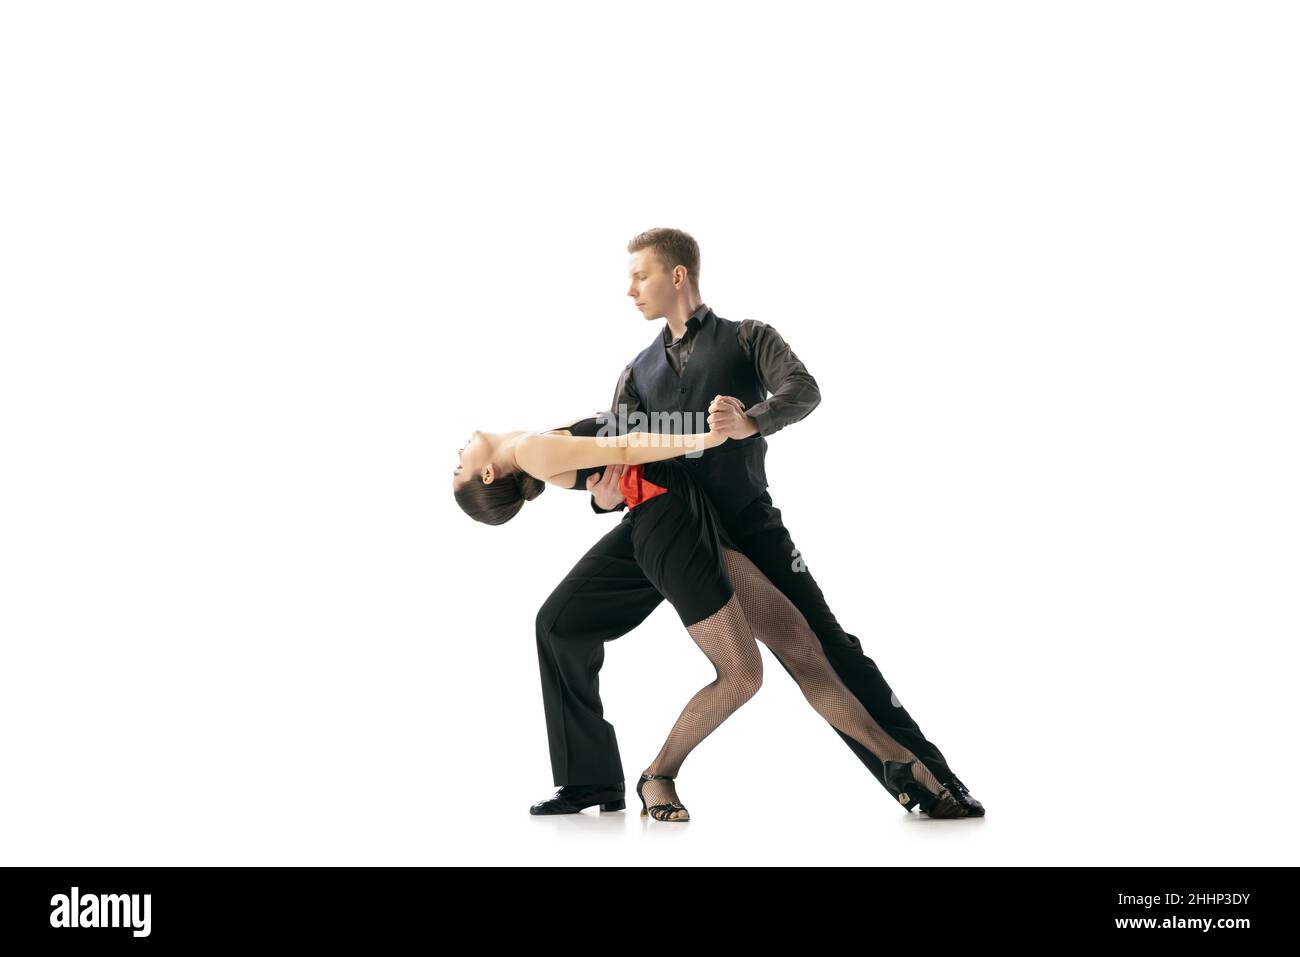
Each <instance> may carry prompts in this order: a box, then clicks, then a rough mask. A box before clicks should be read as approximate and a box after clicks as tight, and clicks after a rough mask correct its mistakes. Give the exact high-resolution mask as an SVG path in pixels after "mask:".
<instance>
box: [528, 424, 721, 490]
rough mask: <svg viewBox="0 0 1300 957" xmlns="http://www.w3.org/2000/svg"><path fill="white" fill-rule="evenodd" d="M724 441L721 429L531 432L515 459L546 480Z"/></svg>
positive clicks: (655, 458)
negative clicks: (682, 432) (599, 433)
mask: <svg viewBox="0 0 1300 957" xmlns="http://www.w3.org/2000/svg"><path fill="white" fill-rule="evenodd" d="M725 441H727V437H726V435H724V434H723V433H721V432H697V433H692V434H689V435H671V434H661V433H658V432H628V433H627V434H626V435H608V436H598V437H595V438H590V437H587V436H578V435H530V436H528V437H527V438H524V439H520V441H519V444H518V445H516V446H515V461H516V462H518V463H519V467H520V468H521V469H523V470H524V471H525V472H527V473H528V474H529V475H535V476H536V477H537V478H539V479H542V480H543V481H549V480H550V477H551V476H553V475H559V474H560V473H562V472H571V471H574V470H575V469H590V468H598V467H600V466H602V465H643V464H645V463H646V462H660V461H663V460H664V459H674V458H677V457H678V456H679V455H685V454H686V453H687V452H693V451H696V450H699V449H711V448H715V447H717V446H719V445H721V444H722V443H723V442H725Z"/></svg>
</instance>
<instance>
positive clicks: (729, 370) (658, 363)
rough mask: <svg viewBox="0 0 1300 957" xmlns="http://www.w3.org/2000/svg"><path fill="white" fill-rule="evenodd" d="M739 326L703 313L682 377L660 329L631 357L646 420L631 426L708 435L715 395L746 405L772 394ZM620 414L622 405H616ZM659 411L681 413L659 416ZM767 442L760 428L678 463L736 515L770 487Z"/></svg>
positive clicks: (721, 510)
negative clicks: (740, 335)
mask: <svg viewBox="0 0 1300 957" xmlns="http://www.w3.org/2000/svg"><path fill="white" fill-rule="evenodd" d="M739 327H740V323H738V322H732V321H731V320H729V319H722V318H719V317H718V316H717V315H716V314H714V312H713V311H712V310H709V311H708V312H707V313H705V316H704V320H703V322H702V323H701V324H700V328H699V329H698V330H697V331H696V333H695V344H694V345H693V346H692V349H691V356H690V359H689V360H688V361H687V363H686V367H685V369H684V370H683V372H682V375H681V377H680V378H679V377H678V376H677V373H675V372H674V371H673V367H672V366H671V365H669V364H668V356H667V354H666V353H665V352H664V343H663V335H662V333H661V334H660V335H658V336H655V341H654V342H653V343H651V344H650V346H649V348H647V349H645V350H644V351H643V352H642V353H641V354H640V355H638V356H637V357H636V358H635V359H633V360H632V384H633V385H634V386H635V388H636V392H637V394H638V395H639V396H640V397H641V405H640V408H639V410H638V411H641V412H644V413H646V414H647V415H648V416H649V421H648V422H646V423H645V424H643V425H638V423H637V420H636V419H635V418H634V419H632V420H631V421H630V423H629V425H630V426H631V427H632V428H633V429H638V430H647V431H650V432H659V433H681V434H690V433H692V432H707V431H708V430H709V424H708V415H709V403H710V402H712V401H713V397H714V396H715V395H731V396H735V397H736V398H737V399H739V400H740V401H741V402H742V403H744V406H745V408H747V409H748V408H749V407H750V406H752V405H754V404H755V403H757V402H762V401H763V399H765V398H766V397H767V395H766V393H765V392H764V390H763V384H762V382H761V381H760V380H759V378H758V373H757V372H756V371H755V369H754V363H753V362H752V361H751V360H750V358H749V357H748V356H747V355H745V350H744V349H742V348H741V346H740V342H739V341H738V340H737V339H736V332H737V330H738V329H739ZM614 412H615V414H617V413H618V410H617V409H615V410H614ZM656 413H678V414H677V415H669V416H662V415H659V416H657V415H656ZM766 455H767V439H765V438H763V436H762V435H760V434H757V433H755V434H754V435H751V436H750V437H749V438H747V439H727V441H726V442H724V443H723V444H722V445H719V446H718V447H717V448H713V449H708V450H706V451H704V452H702V453H700V454H699V455H689V454H687V455H682V456H680V457H678V458H677V459H675V461H677V462H680V463H682V464H683V465H685V466H686V467H687V468H688V469H690V470H691V474H692V475H693V476H694V477H695V479H696V481H698V482H699V483H700V485H701V486H703V488H704V491H705V492H707V493H708V496H709V498H710V500H711V501H712V502H713V507H714V508H715V509H716V510H717V512H718V514H719V516H720V517H722V518H724V519H727V518H733V517H735V515H736V514H737V513H738V512H740V510H741V509H743V508H744V507H745V506H746V505H748V504H749V503H750V502H752V501H754V499H756V498H758V497H759V496H760V495H762V494H763V491H764V490H765V489H766V488H767V473H766V472H765V470H764V468H763V459H764V457H765V456H766Z"/></svg>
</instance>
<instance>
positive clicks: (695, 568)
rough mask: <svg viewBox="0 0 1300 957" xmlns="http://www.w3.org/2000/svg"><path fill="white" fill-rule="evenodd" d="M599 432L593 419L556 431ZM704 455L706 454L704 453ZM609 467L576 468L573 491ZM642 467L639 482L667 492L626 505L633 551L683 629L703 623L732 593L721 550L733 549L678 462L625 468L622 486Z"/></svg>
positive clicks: (710, 506)
mask: <svg viewBox="0 0 1300 957" xmlns="http://www.w3.org/2000/svg"><path fill="white" fill-rule="evenodd" d="M599 428H600V421H599V420H598V419H597V418H596V417H594V416H593V417H592V418H589V419H583V420H581V421H579V422H575V423H573V424H572V425H568V426H562V427H561V428H560V429H557V430H555V431H563V430H567V431H568V432H570V433H572V434H573V435H581V436H589V437H594V436H595V435H596V434H597V431H598V429H599ZM704 454H705V455H708V454H709V453H708V452H707V451H706V452H704ZM606 467H607V466H597V467H596V468H588V469H578V474H577V478H576V479H575V481H574V483H573V487H574V488H575V489H585V488H586V487H587V476H589V475H592V474H599V473H601V472H603V471H604V470H605V468H606ZM637 469H640V471H641V475H642V478H643V481H644V482H645V483H652V484H653V485H656V486H659V487H661V488H665V489H667V490H668V491H666V492H664V493H662V494H658V495H654V496H653V497H649V498H644V499H642V500H641V501H639V502H637V503H635V504H633V498H632V497H630V496H626V495H625V497H624V500H625V501H627V502H628V512H629V515H628V516H627V517H626V518H624V521H630V522H631V524H632V551H633V555H634V556H635V557H636V561H637V564H639V565H640V566H641V570H642V572H644V573H645V577H646V578H647V579H649V581H650V583H651V584H652V585H654V586H655V588H656V589H658V591H659V593H660V594H661V595H663V596H664V598H666V599H668V601H669V602H670V603H671V604H672V606H673V608H675V609H676V610H677V614H678V616H679V617H680V618H681V620H682V624H684V625H687V626H689V625H693V624H695V623H696V622H700V621H703V620H704V619H706V618H708V617H709V616H710V615H712V614H714V613H715V612H716V611H717V610H718V609H720V608H721V607H722V606H723V605H725V604H726V603H727V602H728V601H729V600H730V599H731V596H732V595H733V594H734V593H735V589H734V588H733V587H732V585H731V579H730V578H729V577H728V576H727V568H726V564H725V562H724V561H723V557H722V549H723V547H726V548H730V549H734V550H736V551H739V549H737V548H736V545H735V544H734V543H733V542H732V540H731V537H730V536H729V535H727V530H726V529H725V528H724V527H723V525H722V522H721V521H720V520H719V518H718V515H717V512H715V511H714V509H713V503H712V502H710V501H709V497H708V495H707V494H706V493H705V492H704V490H703V489H702V488H701V487H700V485H699V483H698V482H696V481H695V478H694V477H693V476H692V475H691V473H690V470H689V469H687V467H686V466H685V465H683V464H682V463H681V462H680V461H678V460H677V459H665V460H663V461H661V462H647V463H646V464H644V465H641V466H628V468H627V469H626V470H625V471H624V479H625V484H630V483H631V482H634V481H635V470H637Z"/></svg>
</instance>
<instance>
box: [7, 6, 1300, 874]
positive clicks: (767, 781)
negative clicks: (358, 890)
mask: <svg viewBox="0 0 1300 957" xmlns="http://www.w3.org/2000/svg"><path fill="white" fill-rule="evenodd" d="M1297 25H1298V24H1297V13H1296V12H1295V9H1294V7H1292V6H1290V5H1287V4H1281V3H1255V4H1244V5H1243V4H1230V3H1185V2H1180V3H1140V2H1139V3H1134V2H1125V3H1110V2H1108V3H1099V2H1093V3H1088V4H1049V3H1037V2H1022V3H989V4H966V3H946V4H939V3H934V4H927V5H925V7H924V8H923V9H921V8H918V7H916V6H914V5H905V6H900V5H897V4H860V3H859V4H848V3H845V4H827V3H803V4H799V5H798V6H795V5H787V4H779V5H778V4H764V3H752V2H751V3H744V4H739V3H737V4H686V3H678V2H661V3H655V4H648V3H639V4H613V3H608V2H606V3H581V4H579V3H566V4H523V3H512V4H494V5H491V6H488V7H473V8H469V7H463V8H460V9H455V10H453V9H450V8H448V7H447V6H446V5H441V4H437V5H435V4H396V3H383V4H374V3H365V4H362V3H231V2H225V3H220V4H216V3H208V4H198V3H185V4H172V3H161V2H159V3H119V4H112V5H107V4H93V3H50V4H39V5H37V4H17V3H15V4H9V5H6V6H5V7H4V8H3V14H0V136H3V139H4V148H3V150H2V151H0V164H2V165H3V167H4V175H3V177H0V318H2V319H3V338H2V339H0V454H2V455H3V468H2V469H0V484H2V485H3V495H2V496H0V589H2V591H0V629H2V640H3V660H2V662H0V726H2V727H3V734H2V735H0V767H2V768H3V775H4V787H3V789H2V790H0V795H2V796H0V812H2V813H0V820H3V821H4V833H3V835H2V839H0V863H5V864H17V865H34V864H42V865H72V864H77V865H109V864H114V865H142V864H158V865H169V864H250V863H251V864H291V863H306V864H399V863H400V864H437V863H457V864H479V863H481V864H534V863H561V864H579V863H605V864H644V863H653V864H671V863H710V864H718V863H727V862H737V863H749V864H757V863H763V864H778V863H790V864H795V863H800V864H826V863H838V864H897V863H934V864H941V863H942V864H973V863H1005V864H1020V863H1047V864H1063V865H1064V864H1072V865H1074V864H1284V863H1294V860H1295V854H1296V850H1297V841H1296V829H1295V824H1294V822H1293V821H1292V820H1291V819H1290V817H1288V816H1287V814H1286V810H1287V808H1288V807H1289V797H1290V795H1292V794H1294V793H1296V788H1297V785H1298V784H1300V781H1297V775H1296V772H1295V770H1294V766H1293V764H1292V762H1291V757H1290V756H1291V755H1292V754H1293V752H1294V740H1293V738H1294V727H1295V718H1294V707H1293V697H1294V689H1293V686H1294V683H1295V674H1296V671H1297V665H1298V664H1300V660H1298V653H1297V638H1298V637H1300V634H1298V631H1297V625H1298V624H1300V621H1298V619H1300V615H1298V614H1297V607H1296V583H1297V572H1298V571H1300V568H1298V567H1297V566H1298V565H1300V559H1298V558H1297V544H1296V543H1297V541H1298V540H1300V539H1298V535H1300V521H1297V519H1298V515H1297V500H1296V494H1295V490H1296V488H1297V487H1300V467H1298V466H1300V461H1298V458H1300V456H1298V453H1297V443H1296V413H1297V409H1298V408H1300V404H1298V401H1300V395H1298V394H1297V393H1298V391H1300V389H1298V388H1297V380H1296V373H1295V370H1296V367H1297V360H1298V358H1300V356H1298V355H1297V344H1298V343H1300V335H1298V333H1297V327H1296V321H1297V315H1298V310H1297V282H1296V279H1297V277H1296V263H1297V261H1298V260H1297V253H1298V252H1300V250H1298V249H1297V245H1298V240H1297V230H1296V224H1297V222H1300V202H1298V200H1300V195H1298V193H1300V190H1298V188H1297V177H1296V175H1295V171H1296V170H1297V169H1300V141H1298V137H1297V128H1296V123H1295V117H1296V107H1297V102H1296V100H1297V96H1296V91H1297V90H1300V65H1298V64H1297V59H1296V57H1295V50H1296V46H1297V39H1300V38H1298V37H1297ZM656 225H673V226H678V227H680V228H684V229H686V230H688V231H690V232H691V233H692V234H693V235H695V236H696V238H697V239H698V240H699V241H700V243H701V246H702V249H703V263H702V268H701V282H702V291H703V295H704V299H705V301H706V302H708V303H709V304H710V305H711V306H713V307H714V309H715V310H716V311H717V312H718V313H719V314H720V315H722V316H724V317H726V318H729V319H735V320H739V319H743V318H753V319H759V320H762V321H765V322H767V323H770V324H772V325H774V326H775V327H776V328H777V329H778V330H779V331H780V332H782V333H783V334H784V335H785V337H786V338H787V339H788V341H789V342H790V343H791V345H792V346H793V347H794V348H795V351H796V352H797V353H798V354H799V356H800V357H801V358H802V359H804V361H805V362H806V363H807V364H808V366H809V368H810V370H811V371H812V372H813V374H814V375H815V376H816V378H817V380H818V382H819V383H820V385H821V388H822V393H823V401H822V404H821V406H820V407H819V408H818V409H817V410H816V411H814V412H813V413H812V415H810V416H809V417H808V418H807V419H805V420H804V421H802V422H800V423H797V424H795V425H793V426H791V427H789V428H788V429H786V430H784V431H783V432H781V433H779V434H777V435H775V436H774V437H773V438H772V439H771V440H770V449H769V456H768V469H769V477H770V480H771V491H772V494H773V498H774V500H775V502H776V504H777V505H778V506H779V507H780V508H781V509H782V511H783V513H784V516H785V519H786V522H787V525H788V527H789V528H790V530H791V532H792V534H793V536H794V539H795V542H796V543H797V544H798V545H799V547H800V548H801V550H802V552H803V555H804V557H805V559H806V560H807V563H808V566H809V568H810V569H811V570H812V571H813V573H814V574H815V575H816V576H817V580H818V582H819V583H820V585H821V587H822V588H823V590H824V592H825V593H826V595H827V597H828V600H829V602H830V605H831V607H832V608H833V609H834V610H835V612H836V613H837V614H838V616H839V618H840V620H841V622H842V623H843V624H844V625H845V627H846V628H847V629H848V630H849V631H851V632H853V633H854V634H856V635H858V636H859V638H861V640H862V642H863V644H864V646H865V647H866V649H867V651H868V654H870V655H871V656H872V657H873V658H874V659H875V660H876V662H877V663H878V664H879V665H880V667H881V668H882V670H883V671H884V674H885V675H886V677H887V678H888V679H889V680H890V682H891V683H892V685H893V687H894V688H895V690H896V691H897V693H898V695H899V697H900V698H901V700H902V702H903V703H904V704H905V705H906V706H907V708H908V710H909V711H910V712H911V713H912V715H913V716H914V717H916V718H917V720H918V721H919V722H920V724H921V727H922V728H923V730H924V731H925V732H926V733H927V734H928V735H929V737H930V738H931V739H932V740H933V741H934V742H935V743H936V744H938V745H939V747H940V748H941V749H942V750H943V751H944V753H945V754H946V756H947V757H948V759H949V760H950V762H951V764H952V767H953V768H954V769H955V770H956V771H957V773H958V774H959V775H960V776H961V777H962V778H963V780H964V781H965V782H966V783H967V784H968V785H969V786H970V787H971V789H972V791H973V793H974V794H975V795H976V796H977V797H978V798H980V799H981V800H982V801H984V802H985V804H986V806H987V808H988V816H987V817H986V818H985V819H983V820H982V821H969V822H944V821H927V820H923V819H920V818H919V817H917V816H916V815H912V816H911V817H908V816H906V815H904V814H903V813H902V811H901V810H900V809H899V808H898V807H897V806H896V805H893V804H892V803H891V801H890V798H889V796H888V795H887V794H886V793H885V792H884V790H883V789H881V788H880V787H879V785H877V784H876V783H875V782H874V780H872V779H871V778H870V777H869V775H868V774H867V772H866V770H865V769H864V768H863V767H862V765H861V764H860V763H859V762H858V761H857V759H856V758H854V757H853V756H852V755H851V754H850V753H849V751H848V749H847V748H846V747H845V746H844V744H843V743H842V742H841V741H840V740H839V739H838V737H837V736H836V735H835V734H834V733H833V731H832V730H831V729H830V728H829V727H827V726H826V724H825V723H824V722H823V721H821V719H820V718H818V717H817V716H816V715H815V713H813V711H812V710H811V708H809V707H808V706H807V704H806V703H805V702H804V701H803V699H802V697H801V696H800V695H799V693H798V689H797V687H796V686H795V685H794V683H793V682H792V681H790V680H789V678H788V677H787V676H786V675H785V674H784V672H783V671H782V670H781V669H780V667H779V665H778V664H777V663H776V661H775V659H773V658H772V657H771V655H770V654H769V653H768V652H767V651H766V650H764V652H763V654H764V661H765V664H766V666H767V671H766V675H767V680H766V682H765V684H764V687H763V689H762V691H761V692H760V694H759V695H758V696H757V697H756V698H755V699H754V700H753V701H752V702H750V703H749V704H748V705H747V706H746V707H744V708H743V709H742V710H741V711H740V712H738V713H737V714H736V715H735V716H734V717H733V718H732V719H731V720H730V721H729V722H727V723H726V724H725V725H724V726H723V727H722V728H721V729H720V730H719V731H717V732H715V734H714V735H713V736H711V737H710V738H709V739H707V740H706V741H705V742H704V743H703V744H702V745H701V746H700V747H699V749H698V750H697V751H696V752H695V753H694V754H693V755H692V756H691V757H690V759H689V760H688V761H687V762H686V764H685V766H684V768H683V772H682V776H681V778H680V783H681V793H682V796H683V799H684V800H685V802H686V803H687V805H688V806H689V807H690V808H691V810H692V812H693V814H694V817H695V820H694V821H692V822H691V823H690V824H689V825H687V826H679V825H654V824H651V825H648V826H647V825H643V824H642V822H641V821H640V820H639V818H638V816H637V811H638V805H637V804H636V799H635V795H634V794H633V793H632V790H631V789H632V786H633V784H634V782H635V778H636V775H637V774H638V772H639V771H640V770H642V769H643V768H644V767H645V765H646V764H647V763H648V762H649V761H650V760H651V758H652V757H653V756H654V754H655V752H656V751H657V750H658V748H659V745H660V744H661V742H662V739H663V737H664V735H665V734H666V733H667V731H668V729H669V727H670V726H671V724H672V722H673V720H674V719H675V718H676V716H677V714H678V713H679V712H680V710H681V708H682V706H683V705H684V704H685V703H686V701H687V699H688V698H689V697H690V695H691V694H693V693H694V691H695V690H696V689H698V688H699V687H700V686H701V685H703V684H705V683H707V682H708V681H709V680H711V679H712V677H713V674H712V669H711V668H710V667H709V665H708V663H707V661H706V660H705V659H704V657H703V656H702V655H701V654H700V653H699V651H698V650H697V649H696V648H695V646H694V644H693V643H692V642H691V641H690V639H689V637H688V635H687V634H686V632H685V630H684V629H683V628H682V627H681V626H680V623H679V622H678V620H677V618H676V616H675V615H674V614H673V612H672V610H671V609H670V608H668V607H667V606H664V607H661V608H660V609H659V610H658V611H657V612H656V613H655V614H654V615H653V616H652V617H651V618H650V619H649V620H648V621H647V622H646V623H645V625H644V626H643V627H642V628H640V629H639V630H637V631H636V632H634V633H633V634H631V635H629V636H627V637H625V638H623V639H620V640H619V641H617V642H613V643H611V644H609V645H608V646H607V657H606V662H605V667H604V670H603V671H602V673H601V690H602V693H603V696H604V701H605V706H606V714H607V716H608V717H609V718H610V719H611V720H612V721H613V722H614V724H615V726H616V728H617V730H618V734H619V740H620V743H621V746H622V752H623V761H624V766H625V771H626V773H627V775H628V787H629V795H628V811H627V812H626V813H625V814H613V815H603V816H602V815H597V814H595V813H594V811H589V812H586V813H584V814H582V815H576V816H570V817H563V818H550V819H540V818H533V817H530V816H529V815H528V814H527V808H528V806H529V805H530V804H531V803H533V802H534V801H537V800H539V799H541V798H544V797H546V796H548V795H549V794H550V793H551V791H552V790H553V786H552V781H551V772H550V764H549V759H548V751H547V742H546V734H545V726H544V723H543V716H542V703H541V687H540V681H539V677H538V667H537V655H536V648H535V639H534V615H535V613H536V611H537V608H538V607H539V606H540V605H541V603H542V601H543V600H544V599H545V598H546V596H547V595H548V594H549V592H550V591H551V589H552V588H553V587H554V586H555V585H556V584H557V583H558V582H559V580H560V579H561V577H562V576H563V574H564V572H565V571H566V570H567V569H568V568H569V567H570V566H571V565H572V564H573V563H574V562H575V561H576V560H577V559H578V557H579V556H580V555H581V554H582V553H583V552H584V551H585V549H586V548H587V547H588V546H589V545H590V544H591V543H592V542H594V541H595V540H596V539H597V538H598V537H599V536H600V535H601V534H603V533H604V532H605V531H606V530H607V529H608V528H610V527H612V525H613V524H614V522H615V521H617V517H615V516H597V515H594V514H592V513H591V511H590V509H589V507H588V504H587V497H586V496H585V495H581V494H576V493H566V492H564V491H563V490H560V489H556V488H551V489H548V491H547V492H546V494H545V495H543V496H542V498H541V499H539V500H538V501H536V502H533V503H530V504H529V505H528V506H527V507H526V508H525V509H524V511H523V513H522V514H521V515H520V516H519V517H518V518H516V519H515V520H514V521H513V522H511V523H510V524H509V525H506V526H503V527H501V528H489V527H487V526H481V525H477V524H475V523H473V522H471V521H470V520H469V519H468V518H467V517H465V516H464V515H463V514H462V513H461V512H460V511H459V510H458V509H457V507H456V506H455V504H454V502H453V500H452V497H451V494H450V488H449V486H450V477H451V470H452V468H453V466H454V464H455V459H456V455H455V450H456V449H457V448H458V447H459V445H460V443H461V440H462V439H463V438H464V437H465V436H466V435H467V434H468V433H469V431H470V430H472V429H483V430H488V431H494V430H509V429H516V428H518V429H544V428H550V427H554V426H556V425H559V424H562V423H564V422H567V421H569V420H571V419H573V418H575V417H578V416H581V415H585V414H589V413H591V412H593V411H595V410H596V409H597V408H599V407H601V406H603V405H605V404H606V403H608V402H609V400H610V398H611V396H612V393H613V388H614V383H615V380H616V378H617V375H618V372H619V370H620V369H621V368H622V366H623V365H624V364H625V363H626V362H627V361H628V360H630V359H631V358H632V356H633V355H635V354H636V352H638V351H639V350H640V349H641V348H643V347H644V346H645V345H646V344H647V343H648V342H649V341H650V339H651V338H652V336H653V335H655V334H656V333H657V332H658V331H659V330H660V328H661V326H662V323H660V322H655V323H647V322H645V321H644V320H643V319H642V318H641V317H640V314H639V313H637V312H636V311H635V310H634V308H633V306H632V305H631V302H630V300H628V299H627V297H626V295H625V290H626V279H627V277H626V265H627V254H626V251H625V247H626V243H627V241H628V239H629V238H630V237H631V236H632V235H634V234H635V233H637V232H639V231H641V230H643V229H646V228H648V227H650V226H656Z"/></svg>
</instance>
